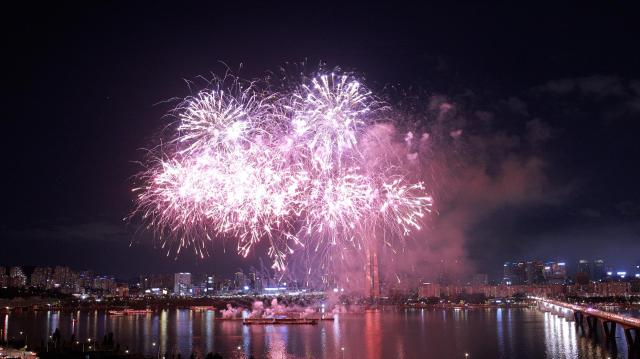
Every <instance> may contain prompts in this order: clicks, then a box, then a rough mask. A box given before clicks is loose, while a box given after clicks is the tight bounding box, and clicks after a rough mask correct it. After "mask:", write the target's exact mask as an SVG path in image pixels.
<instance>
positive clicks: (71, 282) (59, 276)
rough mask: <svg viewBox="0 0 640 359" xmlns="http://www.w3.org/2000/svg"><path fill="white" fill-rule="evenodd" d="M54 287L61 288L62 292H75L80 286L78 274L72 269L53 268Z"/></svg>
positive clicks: (63, 267)
mask: <svg viewBox="0 0 640 359" xmlns="http://www.w3.org/2000/svg"><path fill="white" fill-rule="evenodd" d="M52 279H53V286H54V287H55V288H60V290H61V291H62V292H65V293H71V292H74V291H75V289H76V286H77V284H78V274H77V273H75V272H74V271H73V270H71V268H69V267H65V266H56V267H55V268H53V275H52Z"/></svg>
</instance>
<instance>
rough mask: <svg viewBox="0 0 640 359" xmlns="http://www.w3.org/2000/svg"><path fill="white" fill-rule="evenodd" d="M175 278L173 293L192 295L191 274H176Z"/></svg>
mask: <svg viewBox="0 0 640 359" xmlns="http://www.w3.org/2000/svg"><path fill="white" fill-rule="evenodd" d="M173 277H174V287H173V293H175V294H178V295H191V273H188V272H182V273H176V274H174V276H173Z"/></svg>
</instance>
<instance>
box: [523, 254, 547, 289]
mask: <svg viewBox="0 0 640 359" xmlns="http://www.w3.org/2000/svg"><path fill="white" fill-rule="evenodd" d="M544 280H545V278H544V263H543V262H542V261H540V260H533V261H529V262H527V264H526V266H525V283H526V284H542V283H544Z"/></svg>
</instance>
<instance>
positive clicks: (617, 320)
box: [531, 297, 640, 352]
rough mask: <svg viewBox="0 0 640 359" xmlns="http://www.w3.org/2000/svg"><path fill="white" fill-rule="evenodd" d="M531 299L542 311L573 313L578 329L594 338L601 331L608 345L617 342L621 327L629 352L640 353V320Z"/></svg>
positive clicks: (566, 304) (587, 308)
mask: <svg viewBox="0 0 640 359" xmlns="http://www.w3.org/2000/svg"><path fill="white" fill-rule="evenodd" d="M531 299H534V300H536V301H537V302H538V306H539V307H540V308H541V309H546V310H550V311H555V312H556V313H558V312H562V313H568V312H571V313H573V318H574V319H575V323H576V329H578V330H582V333H583V334H586V335H588V336H590V337H594V338H597V337H598V332H599V331H601V332H602V333H603V335H604V340H605V342H606V343H610V342H615V335H616V326H618V325H619V326H620V327H621V328H622V330H623V332H624V336H625V339H626V341H627V346H628V347H629V352H638V351H640V319H638V318H633V317H629V316H625V315H620V314H614V313H609V312H606V311H604V310H599V309H594V308H590V307H586V306H582V305H576V304H571V303H565V302H560V301H557V300H552V299H547V298H540V297H531ZM599 328H600V330H599Z"/></svg>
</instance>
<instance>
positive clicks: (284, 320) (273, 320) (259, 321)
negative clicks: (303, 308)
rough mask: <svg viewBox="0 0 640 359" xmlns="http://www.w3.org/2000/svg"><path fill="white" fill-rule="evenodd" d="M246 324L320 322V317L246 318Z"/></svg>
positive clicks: (313, 323) (312, 323)
mask: <svg viewBox="0 0 640 359" xmlns="http://www.w3.org/2000/svg"><path fill="white" fill-rule="evenodd" d="M242 324H244V325H256V324H257V325H271V324H311V325H315V324H318V319H310V318H245V319H244V320H243V321H242Z"/></svg>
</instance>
